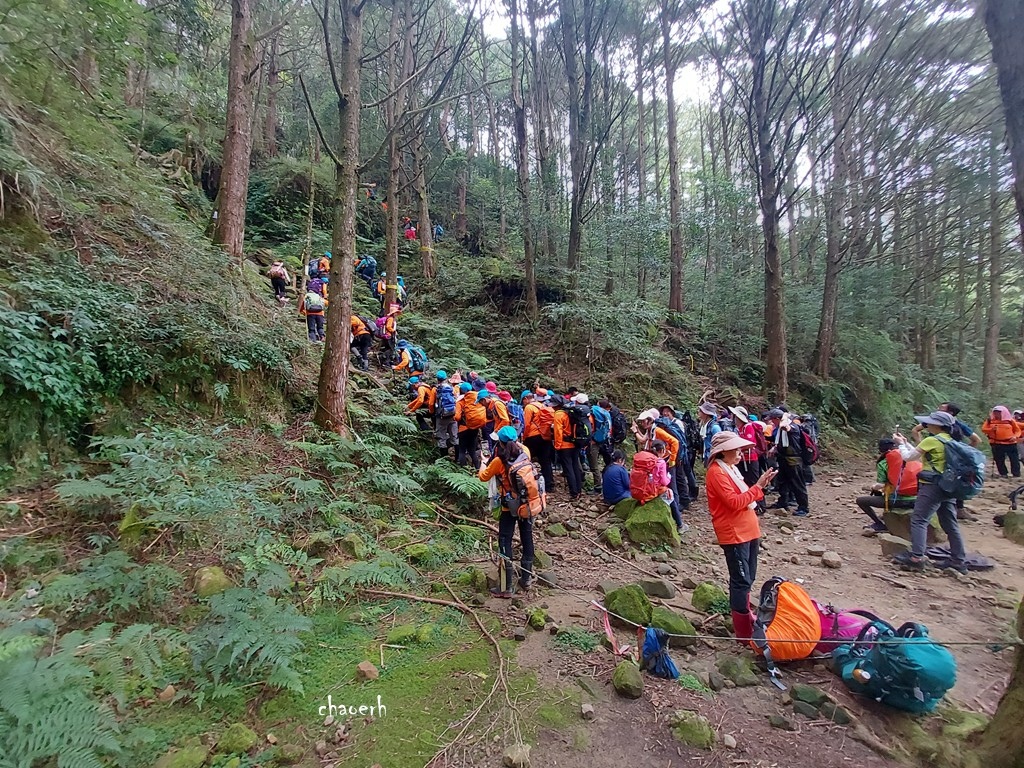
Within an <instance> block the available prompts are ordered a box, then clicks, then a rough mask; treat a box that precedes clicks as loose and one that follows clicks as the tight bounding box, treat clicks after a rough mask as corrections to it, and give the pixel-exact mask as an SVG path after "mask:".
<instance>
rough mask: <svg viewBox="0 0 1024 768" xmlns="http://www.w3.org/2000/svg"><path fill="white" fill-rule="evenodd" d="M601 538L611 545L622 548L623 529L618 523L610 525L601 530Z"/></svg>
mask: <svg viewBox="0 0 1024 768" xmlns="http://www.w3.org/2000/svg"><path fill="white" fill-rule="evenodd" d="M601 538H602V539H603V540H604V542H605V543H606V544H607V545H608V546H609V547H614V548H615V549H621V548H622V530H621V529H620V528H619V526H617V525H610V526H608V527H607V528H605V529H604V530H603V531H602V532H601Z"/></svg>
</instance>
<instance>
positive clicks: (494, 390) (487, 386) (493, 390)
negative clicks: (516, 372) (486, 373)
mask: <svg viewBox="0 0 1024 768" xmlns="http://www.w3.org/2000/svg"><path fill="white" fill-rule="evenodd" d="M484 389H486V390H487V391H488V392H490V393H491V394H492V395H493V394H496V393H497V392H498V385H497V384H495V383H494V382H493V381H488V382H487V383H486V384H484Z"/></svg>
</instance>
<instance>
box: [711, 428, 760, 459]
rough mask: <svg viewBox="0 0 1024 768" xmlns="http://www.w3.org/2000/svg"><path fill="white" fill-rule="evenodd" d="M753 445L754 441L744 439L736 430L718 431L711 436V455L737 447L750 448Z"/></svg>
mask: <svg viewBox="0 0 1024 768" xmlns="http://www.w3.org/2000/svg"><path fill="white" fill-rule="evenodd" d="M752 445H753V443H752V442H750V441H749V440H745V439H743V438H742V437H740V436H739V435H737V434H736V433H735V432H717V433H716V434H715V436H714V437H712V438H711V455H712V456H714V455H715V454H716V453H722V452H723V451H732V450H735V449H737V448H750V447H751V446H752Z"/></svg>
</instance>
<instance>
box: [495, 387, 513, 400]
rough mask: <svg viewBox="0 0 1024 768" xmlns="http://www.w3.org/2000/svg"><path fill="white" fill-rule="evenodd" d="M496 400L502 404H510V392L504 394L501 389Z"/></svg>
mask: <svg viewBox="0 0 1024 768" xmlns="http://www.w3.org/2000/svg"><path fill="white" fill-rule="evenodd" d="M498 398H499V399H500V400H501V402H503V403H511V402H512V393H511V392H506V391H505V390H504V389H503V390H501V392H499V393H498Z"/></svg>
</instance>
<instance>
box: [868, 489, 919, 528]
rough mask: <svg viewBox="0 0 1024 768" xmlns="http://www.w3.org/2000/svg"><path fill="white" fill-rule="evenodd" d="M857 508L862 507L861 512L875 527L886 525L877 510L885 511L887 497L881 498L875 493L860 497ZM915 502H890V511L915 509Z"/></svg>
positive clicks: (902, 500) (903, 500) (899, 500)
mask: <svg viewBox="0 0 1024 768" xmlns="http://www.w3.org/2000/svg"><path fill="white" fill-rule="evenodd" d="M857 506H858V507H860V509H861V511H862V512H863V513H864V514H865V515H867V516H868V517H870V518H871V520H872V522H873V523H874V524H875V525H882V526H884V525H885V522H884V521H883V520H882V519H881V518H880V517H879V516H878V513H876V512H875V510H876V509H885V496H880V495H879V494H877V493H873V494H871V495H870V496H858V497H857ZM913 508H914V502H912V501H909V500H905V499H896V500H895V501H893V500H890V501H889V509H913Z"/></svg>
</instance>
